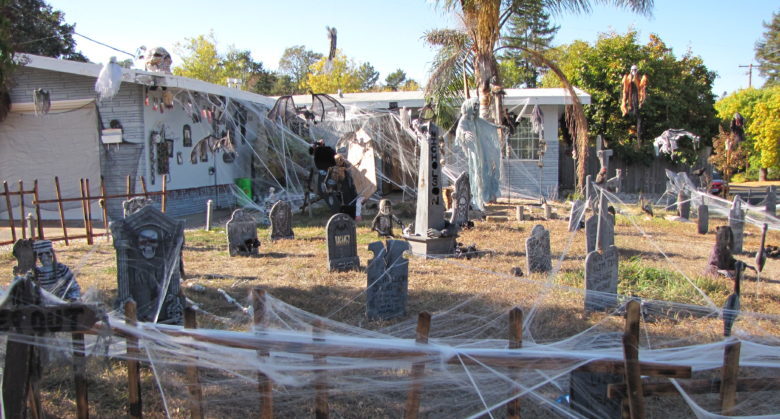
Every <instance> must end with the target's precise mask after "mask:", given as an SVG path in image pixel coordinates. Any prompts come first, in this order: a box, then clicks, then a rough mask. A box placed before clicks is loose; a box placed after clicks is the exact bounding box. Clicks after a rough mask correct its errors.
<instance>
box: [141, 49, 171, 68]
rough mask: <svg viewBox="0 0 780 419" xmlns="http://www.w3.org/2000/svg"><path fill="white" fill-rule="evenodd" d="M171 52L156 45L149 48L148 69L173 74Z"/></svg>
mask: <svg viewBox="0 0 780 419" xmlns="http://www.w3.org/2000/svg"><path fill="white" fill-rule="evenodd" d="M171 64H173V60H172V59H171V54H169V53H168V51H166V50H165V48H163V47H156V48H152V49H151V50H149V52H148V55H147V57H146V71H157V72H161V73H168V74H171Z"/></svg>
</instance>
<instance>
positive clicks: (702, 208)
mask: <svg viewBox="0 0 780 419" xmlns="http://www.w3.org/2000/svg"><path fill="white" fill-rule="evenodd" d="M698 211H699V217H698V219H697V220H696V228H697V232H698V233H699V234H707V231H709V229H710V207H708V206H707V205H705V204H701V205H699V210H698Z"/></svg>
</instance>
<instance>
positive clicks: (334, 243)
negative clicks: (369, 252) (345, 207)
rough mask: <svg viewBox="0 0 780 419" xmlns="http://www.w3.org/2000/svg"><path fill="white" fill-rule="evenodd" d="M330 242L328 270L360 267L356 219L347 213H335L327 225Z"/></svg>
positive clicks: (328, 240)
mask: <svg viewBox="0 0 780 419" xmlns="http://www.w3.org/2000/svg"><path fill="white" fill-rule="evenodd" d="M325 232H326V234H327V242H328V270H329V271H339V272H345V271H350V270H357V269H360V257H359V256H358V253H357V234H356V231H355V220H353V219H352V217H350V216H349V215H347V214H342V213H338V214H334V215H333V216H332V217H330V219H329V220H328V224H327V225H326V226H325Z"/></svg>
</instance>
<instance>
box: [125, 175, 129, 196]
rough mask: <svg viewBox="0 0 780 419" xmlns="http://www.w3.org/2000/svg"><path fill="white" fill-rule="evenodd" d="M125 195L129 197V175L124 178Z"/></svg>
mask: <svg viewBox="0 0 780 419" xmlns="http://www.w3.org/2000/svg"><path fill="white" fill-rule="evenodd" d="M125 194H126V195H130V175H127V177H126V178H125ZM128 198H129V197H128Z"/></svg>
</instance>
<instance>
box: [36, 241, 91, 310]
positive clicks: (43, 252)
mask: <svg viewBox="0 0 780 419" xmlns="http://www.w3.org/2000/svg"><path fill="white" fill-rule="evenodd" d="M33 252H34V253H35V258H36V259H37V261H38V262H40V266H37V265H36V266H35V268H34V269H35V276H36V278H37V279H38V282H39V283H40V285H41V287H43V288H44V289H45V290H46V291H49V292H50V293H52V294H54V295H56V296H57V297H59V298H62V299H63V300H67V301H75V300H78V299H79V297H81V288H80V287H79V284H78V283H77V282H76V278H75V277H74V276H73V272H71V270H70V268H68V267H67V266H65V265H63V264H62V263H59V262H57V257H56V255H55V254H54V248H53V247H52V244H51V241H49V240H36V241H35V242H34V243H33Z"/></svg>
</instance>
